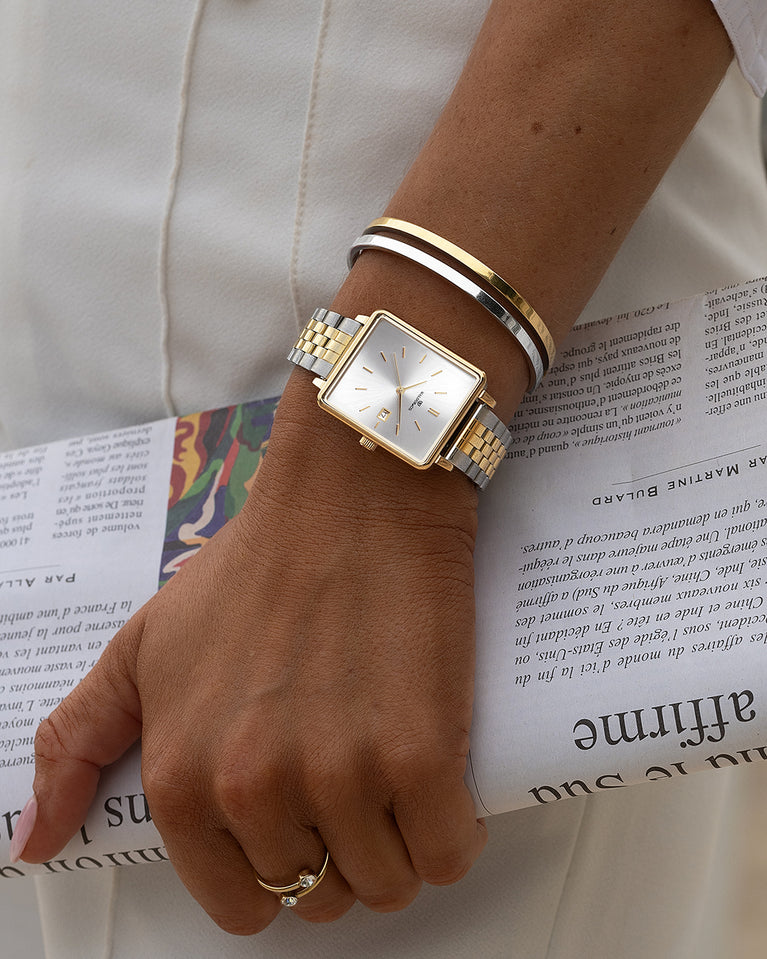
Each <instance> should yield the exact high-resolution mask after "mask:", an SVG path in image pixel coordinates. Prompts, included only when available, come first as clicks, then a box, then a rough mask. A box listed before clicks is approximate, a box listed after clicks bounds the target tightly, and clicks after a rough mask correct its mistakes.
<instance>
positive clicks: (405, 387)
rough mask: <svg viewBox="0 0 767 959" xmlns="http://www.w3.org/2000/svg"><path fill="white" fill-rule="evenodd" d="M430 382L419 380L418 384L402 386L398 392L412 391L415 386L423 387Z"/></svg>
mask: <svg viewBox="0 0 767 959" xmlns="http://www.w3.org/2000/svg"><path fill="white" fill-rule="evenodd" d="M428 382H429V381H428V380H419V381H418V383H411V384H410V385H409V386H400V388H399V390H398V392H400V393H404V392H405V390H412V389H413V387H414V386H423V384H424V383H428Z"/></svg>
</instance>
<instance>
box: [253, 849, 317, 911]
mask: <svg viewBox="0 0 767 959" xmlns="http://www.w3.org/2000/svg"><path fill="white" fill-rule="evenodd" d="M329 862H330V853H329V852H328V851H327V850H325V862H323V864H322V869H320V871H319V872H313V871H312V870H311V869H302V870H301V872H299V874H298V879H297V880H296V881H295V882H291V883H288V885H287V886H273V885H272V884H271V883H268V882H265V881H264V880H263V879H262V878H261V877H260V876H259V874H258V873H256V882H257V883H258V884H259V886H261V888H262V889H266V890H267V891H268V892H273V893H276V894H277V895H278V896H279V897H280V902H281V903H282V905H283V906H287V907H288V909H292V908H293V906H295V905H296V904H297V903H298V900H299V899H300V898H301V897H302V896H305V895H307V893H310V892H311V891H312V890H313V889H316V888H317V886H319V884H320V883H321V882H322V880H323V878H324V877H325V873H326V872H327V869H328V863H329ZM254 871H255V870H254Z"/></svg>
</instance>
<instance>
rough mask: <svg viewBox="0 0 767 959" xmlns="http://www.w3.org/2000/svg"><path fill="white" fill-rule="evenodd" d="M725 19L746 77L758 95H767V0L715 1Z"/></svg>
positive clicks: (724, 21) (717, 8)
mask: <svg viewBox="0 0 767 959" xmlns="http://www.w3.org/2000/svg"><path fill="white" fill-rule="evenodd" d="M712 2H713V4H714V6H715V7H716V12H717V13H718V14H719V16H720V17H721V19H722V23H723V24H724V26H725V29H726V30H727V32H728V34H729V35H730V40H731V41H732V45H733V49H734V50H735V55H736V57H737V58H738V63H739V64H740V69H741V70H742V72H743V76H744V77H746V79H747V80H748V82H749V83H750V84H751V86H752V88H753V90H754V93H756V94H757V95H758V96H760V97H763V96H764V94H765V91H767V3H765V2H764V0H712Z"/></svg>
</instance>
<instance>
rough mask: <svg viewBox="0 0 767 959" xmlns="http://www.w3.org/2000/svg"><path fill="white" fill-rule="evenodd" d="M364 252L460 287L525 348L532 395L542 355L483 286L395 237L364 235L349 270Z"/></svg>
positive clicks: (357, 242) (539, 375) (351, 255)
mask: <svg viewBox="0 0 767 959" xmlns="http://www.w3.org/2000/svg"><path fill="white" fill-rule="evenodd" d="M363 250H385V251H387V252H389V253H395V254H396V255H397V256H402V257H404V258H405V259H407V260H412V261H413V262H414V263H418V264H419V265H420V266H423V267H425V268H426V269H427V270H431V272H432V273H436V274H437V275H438V276H441V277H442V278H443V279H444V280H447V281H448V283H452V284H453V286H456V287H458V289H459V290H463V292H464V293H468V294H469V296H471V297H472V298H473V299H475V300H476V301H477V303H479V304H480V306H483V307H484V308H485V309H486V310H487V311H488V312H489V313H491V314H492V315H493V316H494V317H495V318H496V320H498V321H499V322H500V323H502V324H503V325H504V326H505V327H506V329H507V330H508V331H509V333H511V335H512V336H513V337H514V338H515V339H516V341H517V343H519V345H520V346H521V347H522V350H523V352H524V354H525V359H526V360H527V364H528V366H529V368H530V385H529V387H528V392H532V391H533V390H534V389H535V388H536V387H537V386H538V385H539V384H540V382H541V380H542V379H543V375H544V373H545V368H544V361H543V357H542V356H541V351H540V350H539V349H538V347H537V346H536V344H535V342H534V341H533V339H532V337H531V336H530V334H529V333H528V332H527V330H526V329H525V328H524V327H523V326H522V324H521V323H520V322H519V321H518V320H517V319H516V318H515V317H514V316H513V315H512V314H511V313H510V312H509V311H508V310H507V309H506V308H505V307H504V306H502V305H501V304H500V303H499V302H498V300H496V299H495V297H493V296H491V295H490V294H489V293H487V292H486V291H485V290H483V289H482V287H481V286H479V285H478V284H477V283H475V282H474V281H473V280H470V279H469V278H468V277H466V276H464V275H463V273H459V271H458V270H455V269H453V267H452V266H448V265H447V263H443V262H442V260H438V259H437V257H435V256H431V255H430V254H429V253H424V252H423V250H420V249H418V247H415V246H411V245H410V244H409V243H404V242H403V241H402V240H395V239H394V238H393V237H390V236H386V235H384V234H380V233H365V234H363V235H362V236H359V237H357V239H356V240H355V241H354V243H353V244H352V246H351V249H350V250H349V256H348V263H349V268H350V269H351V267H353V266H354V264H355V262H356V260H357V257H358V256H359V255H360V253H362V252H363Z"/></svg>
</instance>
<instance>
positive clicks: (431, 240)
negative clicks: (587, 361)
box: [365, 216, 557, 369]
mask: <svg viewBox="0 0 767 959" xmlns="http://www.w3.org/2000/svg"><path fill="white" fill-rule="evenodd" d="M378 230H389V231H391V232H392V233H402V234H404V235H405V236H411V237H413V238H414V239H416V240H420V241H421V242H422V243H425V244H427V245H428V246H431V247H433V248H434V249H435V250H439V251H440V253H444V254H445V255H446V256H449V257H451V258H452V259H453V260H455V261H456V262H457V263H460V264H461V265H462V266H464V267H465V268H466V269H467V270H470V271H471V272H472V273H475V274H476V275H477V276H479V277H480V278H481V279H483V280H484V281H485V282H486V283H489V284H490V286H492V287H493V289H495V290H497V291H498V293H500V294H501V295H502V296H503V297H505V298H506V299H507V300H508V302H509V303H510V304H511V305H512V306H513V307H514V309H515V310H517V312H518V313H520V314H521V315H522V316H523V317H524V318H525V320H527V322H528V323H529V324H530V326H531V327H532V328H533V330H534V331H535V333H536V334H537V336H538V338H539V339H540V341H541V344H542V345H543V348H544V350H545V351H546V357H547V360H548V362H547V363H546V369H548V368H549V367H551V365H552V363H553V362H554V357H555V356H556V352H557V350H556V346H555V345H554V339H553V337H552V335H551V333H550V332H549V330H548V327H547V326H546V324H545V323H544V322H543V320H542V319H541V318H540V316H538V314H537V313H536V312H535V310H534V309H533V308H532V306H530V304H529V303H528V302H527V300H526V299H525V298H524V297H523V296H522V294H521V293H519V292H518V291H517V290H515V289H514V287H513V286H510V285H509V284H508V283H507V282H506V281H505V280H504V279H503V277H500V276H498V274H497V273H496V272H495V271H494V270H491V269H490V267H489V266H485V264H484V263H483V262H482V261H481V260H478V259H477V258H476V257H475V256H472V255H471V253H467V252H466V251H465V250H462V249H461V247H460V246H456V244H455V243H451V242H450V240H446V239H444V237H441V236H439V235H438V234H436V233H432V232H431V230H425V229H424V228H423V227H421V226H416V224H415V223H408V222H407V220H398V219H396V218H395V217H391V216H382V217H379V218H378V219H377V220H373V222H372V223H371V224H370V226H369V227H368V228H367V230H365V232H366V233H370V232H371V231H372V232H376V231H378Z"/></svg>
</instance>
